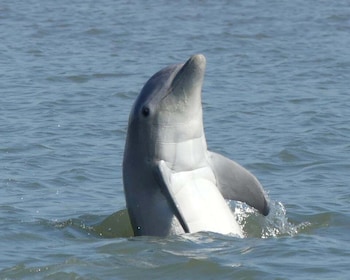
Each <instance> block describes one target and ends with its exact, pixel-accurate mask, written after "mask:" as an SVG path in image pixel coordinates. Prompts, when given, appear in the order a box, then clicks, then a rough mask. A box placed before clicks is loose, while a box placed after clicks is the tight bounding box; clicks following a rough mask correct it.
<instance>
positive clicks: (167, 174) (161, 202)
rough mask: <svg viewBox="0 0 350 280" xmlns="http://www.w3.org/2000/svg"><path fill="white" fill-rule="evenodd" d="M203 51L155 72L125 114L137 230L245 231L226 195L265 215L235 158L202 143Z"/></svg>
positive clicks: (262, 199) (128, 181)
mask: <svg viewBox="0 0 350 280" xmlns="http://www.w3.org/2000/svg"><path fill="white" fill-rule="evenodd" d="M205 67H206V59H205V57H204V55H202V54H196V55H193V56H192V57H190V58H189V59H188V60H187V62H186V63H184V64H177V65H172V66H169V67H166V68H164V69H162V70H160V71H159V72H157V73H156V74H154V75H153V76H152V77H151V78H150V79H149V80H148V81H147V83H146V84H145V85H144V87H143V89H142V90H141V92H140V94H139V95H138V97H137V99H136V101H135V103H134V105H133V107H132V109H131V113H130V116H129V124H128V129H127V137H126V144H125V151H124V159H123V183H124V193H125V198H126V205H127V210H128V213H129V216H130V221H131V225H132V228H133V231H134V234H135V236H139V235H149V236H167V235H175V234H183V233H194V232H200V231H210V232H216V233H221V234H234V235H237V236H240V237H243V236H244V234H243V232H242V229H241V228H240V226H239V225H238V223H237V221H236V219H235V217H234V215H233V213H232V211H231V209H230V207H229V205H228V203H227V202H226V201H225V199H227V200H237V201H243V202H245V203H247V204H248V205H250V206H252V207H254V208H256V209H257V210H258V211H259V212H260V213H262V214H263V215H265V216H266V215H267V214H268V213H269V205H268V200H267V196H266V194H265V192H264V190H263V187H262V186H261V184H260V183H259V181H258V180H257V179H256V177H255V176H254V175H253V174H251V173H250V172H249V171H248V170H246V169H245V168H243V167H242V166H240V165H239V164H238V163H236V162H234V161H232V160H230V159H228V158H226V157H224V156H222V155H220V154H217V153H215V152H211V151H209V150H208V149H207V143H206V139H205V134H204V128H203V116H202V113H203V112H202V101H201V95H202V84H203V79H204V73H205Z"/></svg>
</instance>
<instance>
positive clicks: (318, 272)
mask: <svg viewBox="0 0 350 280" xmlns="http://www.w3.org/2000/svg"><path fill="white" fill-rule="evenodd" d="M349 46H350V4H349V2H348V1H345V0H344V1H336V2H334V1H298V0H297V1H284V0H283V1H254V0H248V1H221V0H220V1H199V0H198V1H197V0H196V1H185V0H181V1H111V0H101V1H66V0H63V1H35V0H30V1H2V2H1V3H0V94H1V95H0V97H1V99H0V170H1V174H2V176H1V181H0V182H1V183H0V248H1V253H0V279H140V278H143V279H155V278H159V279H179V278H181V279H194V278H200V279H349V277H350V274H349V272H348V271H349V262H350V248H349V240H350V237H349V233H350V211H349V205H350V188H349V184H350V172H349V171H350V159H349V158H350V157H349V154H350V143H349V139H350V126H349V123H350V109H349V106H350V94H349V88H350V82H349V81H350V51H349ZM195 53H203V54H204V55H205V56H206V58H207V72H206V76H205V82H204V87H203V111H204V125H205V131H206V137H207V142H208V146H209V148H210V149H211V150H213V151H216V152H219V153H222V154H224V155H225V156H227V157H229V158H231V159H234V160H236V161H237V162H239V163H240V164H242V165H243V166H244V167H246V168H247V169H249V170H250V171H251V172H253V173H254V174H255V175H256V176H257V177H258V178H259V180H260V182H261V183H262V184H263V185H264V188H265V189H266V190H267V192H268V195H269V198H270V202H271V213H270V215H269V216H267V217H266V218H265V217H263V216H261V215H259V214H258V213H256V212H255V211H254V210H253V209H251V208H249V207H248V206H246V205H245V204H242V203H235V202H228V203H230V206H231V207H232V210H233V211H235V215H236V218H237V220H238V222H239V223H240V225H241V227H242V228H243V230H244V232H245V238H242V239H241V238H237V237H234V236H226V235H220V234H215V233H208V232H207V233H206V232H204V233H196V234H188V235H181V236H171V237H167V238H157V237H132V236H131V235H132V233H131V231H130V225H129V224H128V221H127V216H126V215H127V214H126V213H125V210H124V209H125V199H124V193H123V184H122V157H123V150H124V143H125V136H126V129H127V122H128V114H129V112H130V109H131V106H132V103H133V101H134V100H135V98H136V96H137V94H138V93H139V91H140V89H141V88H142V86H143V84H144V83H145V82H146V81H147V79H148V78H149V77H150V76H151V75H153V74H154V73H155V72H156V71H158V70H160V69H161V68H163V67H165V66H167V65H169V64H173V63H180V62H184V61H186V60H187V59H188V58H189V57H190V56H191V55H193V54H195ZM135 176H137V174H135Z"/></svg>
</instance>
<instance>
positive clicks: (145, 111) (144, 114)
mask: <svg viewBox="0 0 350 280" xmlns="http://www.w3.org/2000/svg"><path fill="white" fill-rule="evenodd" d="M149 113H150V110H149V108H148V107H147V106H143V107H142V115H143V116H144V117H148V116H149Z"/></svg>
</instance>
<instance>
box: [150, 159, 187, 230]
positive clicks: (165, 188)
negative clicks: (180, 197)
mask: <svg viewBox="0 0 350 280" xmlns="http://www.w3.org/2000/svg"><path fill="white" fill-rule="evenodd" d="M155 175H156V178H157V180H158V182H159V185H160V188H161V192H162V193H163V195H164V196H165V198H166V200H167V201H168V203H169V207H170V208H171V210H172V211H173V213H174V215H175V217H176V218H177V219H178V221H179V223H180V224H181V226H182V228H183V230H184V232H185V233H189V232H190V231H189V228H188V226H187V224H186V222H185V220H184V218H183V216H182V214H181V211H180V209H179V208H178V206H177V204H176V202H175V199H174V195H173V193H172V187H171V185H172V182H171V175H172V172H171V169H170V168H169V167H168V166H167V165H166V163H165V161H164V160H160V161H159V162H158V163H157V164H156V168H155Z"/></svg>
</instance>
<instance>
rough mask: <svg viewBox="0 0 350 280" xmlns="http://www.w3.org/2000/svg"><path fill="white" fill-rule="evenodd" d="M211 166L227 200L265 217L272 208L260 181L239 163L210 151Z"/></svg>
mask: <svg viewBox="0 0 350 280" xmlns="http://www.w3.org/2000/svg"><path fill="white" fill-rule="evenodd" d="M208 154H209V165H210V166H211V168H212V170H213V171H214V174H215V177H216V180H217V186H218V188H219V190H220V192H221V194H222V195H223V197H224V198H225V199H231V200H238V201H242V202H245V203H247V204H248V205H250V206H252V207H254V208H255V209H257V210H259V212H260V213H261V214H263V215H264V216H266V215H268V214H269V211H270V208H269V205H268V201H267V199H266V195H265V192H264V190H263V187H262V186H261V184H260V183H259V181H258V180H257V179H256V178H255V176H254V175H253V174H251V173H250V172H249V171H248V170H247V169H245V168H244V167H242V166H241V165H239V164H238V163H236V162H234V161H232V160H230V159H228V158H226V157H224V156H222V155H220V154H217V153H214V152H210V151H208Z"/></svg>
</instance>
